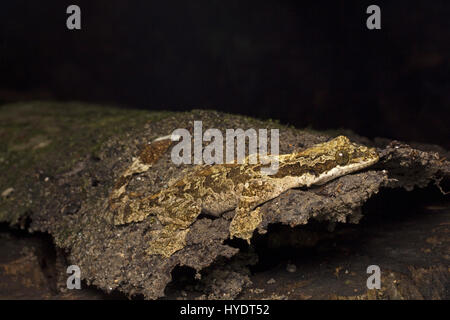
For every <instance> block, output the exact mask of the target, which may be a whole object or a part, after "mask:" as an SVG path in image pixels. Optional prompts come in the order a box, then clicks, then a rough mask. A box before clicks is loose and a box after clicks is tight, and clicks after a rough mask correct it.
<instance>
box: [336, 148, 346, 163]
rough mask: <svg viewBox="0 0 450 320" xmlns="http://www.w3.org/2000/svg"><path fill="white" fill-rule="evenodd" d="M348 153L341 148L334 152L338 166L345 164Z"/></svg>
mask: <svg viewBox="0 0 450 320" xmlns="http://www.w3.org/2000/svg"><path fill="white" fill-rule="evenodd" d="M348 160H349V158H348V153H347V152H346V151H343V150H339V151H337V152H336V162H337V164H338V165H340V166H345V165H346V164H347V163H348Z"/></svg>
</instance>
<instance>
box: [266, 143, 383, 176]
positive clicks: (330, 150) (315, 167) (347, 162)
mask: <svg viewBox="0 0 450 320" xmlns="http://www.w3.org/2000/svg"><path fill="white" fill-rule="evenodd" d="M377 161H378V154H377V152H376V150H375V148H368V147H366V146H363V145H360V144H356V143H353V142H351V141H350V140H349V139H348V138H347V137H345V136H338V137H336V138H334V139H332V140H330V141H327V142H324V143H320V144H317V145H315V146H313V147H311V148H308V149H306V150H304V151H301V152H299V153H296V154H293V155H292V156H290V157H289V158H288V159H287V161H285V162H283V161H281V162H280V168H279V170H278V173H277V174H276V175H275V176H274V177H275V178H279V177H285V176H297V177H303V179H304V180H305V181H306V182H305V184H306V185H311V184H323V183H325V182H327V181H330V180H332V179H335V178H337V177H340V176H343V175H346V174H348V173H352V172H355V171H358V170H361V169H364V168H367V167H369V166H371V165H373V164H374V163H376V162H377Z"/></svg>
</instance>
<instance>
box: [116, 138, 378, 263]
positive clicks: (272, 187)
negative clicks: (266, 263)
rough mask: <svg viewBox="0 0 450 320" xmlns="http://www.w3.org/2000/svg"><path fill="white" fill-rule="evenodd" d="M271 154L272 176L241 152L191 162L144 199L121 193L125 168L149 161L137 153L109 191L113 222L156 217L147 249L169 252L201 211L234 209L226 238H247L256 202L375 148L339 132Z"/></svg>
mask: <svg viewBox="0 0 450 320" xmlns="http://www.w3.org/2000/svg"><path fill="white" fill-rule="evenodd" d="M161 146H163V149H164V150H166V149H167V148H168V147H169V144H168V143H167V142H163V141H158V142H157V144H156V146H154V148H158V147H161ZM150 154H151V152H150ZM276 157H278V161H279V169H278V171H277V172H276V173H275V174H273V175H266V174H264V173H262V172H261V167H262V164H261V163H257V164H250V163H249V161H248V157H247V158H246V161H244V163H243V164H235V163H233V164H215V165H199V166H196V167H194V168H193V169H192V170H191V171H189V172H188V173H187V174H186V175H185V176H183V177H182V178H181V179H179V180H177V181H175V182H173V183H170V184H169V186H168V187H167V188H165V189H162V190H160V191H159V192H158V193H156V194H153V195H151V196H148V197H145V198H141V199H129V198H128V197H127V196H124V197H122V194H123V193H124V191H125V189H124V188H125V187H126V181H125V180H127V179H129V177H130V176H131V173H133V172H143V171H145V170H148V168H149V167H150V166H151V165H149V164H147V165H146V164H144V163H143V162H142V160H139V159H141V158H142V156H141V158H138V159H135V161H134V162H133V164H132V165H131V167H130V168H129V169H127V171H126V172H125V173H124V175H122V177H121V179H119V182H118V185H116V189H115V190H114V192H115V193H113V195H112V196H111V200H113V201H112V203H114V204H115V205H114V206H112V209H113V212H114V224H115V225H122V224H128V223H133V222H139V221H142V220H144V219H146V218H147V217H149V216H153V217H156V218H157V220H158V221H159V222H160V223H161V225H162V228H161V229H158V230H153V231H150V233H151V238H152V240H151V241H150V243H149V247H148V249H147V253H148V254H161V255H163V256H165V257H170V256H171V255H172V254H174V253H175V252H176V251H178V250H180V249H182V248H183V247H184V246H185V245H186V235H187V233H188V232H189V227H190V225H191V224H192V223H193V222H194V221H195V220H196V218H197V217H198V215H199V214H200V213H201V212H205V213H207V214H209V215H213V216H220V215H221V214H222V213H224V212H226V211H230V210H233V209H234V210H235V214H234V217H233V219H232V221H231V223H230V227H229V232H230V237H231V238H233V237H237V238H241V239H245V240H247V241H248V242H249V240H250V238H251V237H252V234H253V231H254V230H255V229H256V227H257V226H258V225H259V223H260V222H261V221H262V214H261V212H260V209H259V207H258V206H260V205H261V204H263V203H265V202H266V201H269V200H271V199H273V198H276V197H278V196H279V195H280V194H281V193H283V192H285V191H287V190H289V189H292V188H298V187H309V186H311V185H320V184H324V183H326V182H328V181H330V180H332V179H335V178H337V177H340V176H343V175H346V174H349V173H351V172H355V171H357V170H361V169H363V168H367V167H369V166H371V165H372V164H374V163H376V162H377V161H378V154H377V153H376V151H375V149H373V148H367V147H365V146H362V145H357V144H355V143H352V142H350V140H349V139H348V138H347V137H345V136H339V137H337V138H334V139H332V140H330V141H328V142H325V143H321V144H317V145H315V146H313V147H311V148H308V149H306V150H304V151H301V152H295V153H292V154H285V155H279V156H276ZM153 160H154V161H157V159H156V160H155V159H153ZM118 199H119V200H118Z"/></svg>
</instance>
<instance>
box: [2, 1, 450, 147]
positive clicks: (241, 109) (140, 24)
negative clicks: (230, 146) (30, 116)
mask: <svg viewBox="0 0 450 320" xmlns="http://www.w3.org/2000/svg"><path fill="white" fill-rule="evenodd" d="M70 4H77V5H79V6H80V7H81V12H82V30H80V31H69V30H68V29H67V28H66V18H67V17H68V15H67V14H66V8H67V6H68V5H70ZM370 4H377V5H379V6H380V7H381V12H382V30H374V31H371V30H368V29H367V28H366V19H367V17H368V15H367V14H366V8H367V6H368V5H370ZM449 56H450V1H448V0H442V1H439V0H433V1H425V0H423V1H418V0H415V1H411V0H410V1H406V0H398V1H389V2H387V1H370V2H369V1H361V0H360V1H351V0H346V1H320V0H319V1H304V2H302V1H295V0H290V1H288V0H281V1H263V0H258V1H254V0H248V1H245V0H205V1H187V0H177V1H176V0H175V1H163V0H160V1H148V0H147V1H144V0H142V1H137V0H133V1H117V0H108V1H106V0H105V1H99V0H97V1H80V0H72V1H63V0H55V1H24V0H15V1H9V2H6V1H2V3H1V4H0V102H1V103H5V102H13V101H23V100H31V99H41V100H42V99H45V100H50V99H52V100H60V101H66V100H79V101H87V102H96V103H97V102H98V103H109V104H114V105H119V106H121V107H125V108H145V109H153V110H156V109H165V110H190V109H192V108H205V109H216V110H221V111H226V112H232V113H240V114H246V115H251V116H256V117H260V118H272V119H279V120H281V122H282V123H288V124H293V125H295V126H297V127H304V126H310V127H312V128H315V129H333V128H342V127H344V128H349V129H353V130H354V131H356V132H357V133H359V134H362V135H365V136H369V137H375V136H383V137H390V138H396V139H401V140H407V141H412V140H414V141H420V142H428V143H437V144H441V145H443V146H445V147H447V148H449V147H450V145H449V140H450V139H449V137H450V132H449V126H448V120H449V108H450V61H449Z"/></svg>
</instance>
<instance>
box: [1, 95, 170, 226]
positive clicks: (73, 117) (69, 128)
mask: <svg viewBox="0 0 450 320" xmlns="http://www.w3.org/2000/svg"><path fill="white" fill-rule="evenodd" d="M168 115H170V113H168V112H148V111H143V110H129V109H128V110H125V109H119V108H115V107H105V106H99V105H92V104H85V103H77V102H72V103H58V102H24V103H15V104H8V105H2V106H0V172H1V173H2V174H1V175H0V193H1V192H3V190H5V189H7V188H10V187H13V188H14V189H15V192H14V194H13V195H12V196H11V197H10V198H9V199H0V221H11V220H17V217H18V216H20V214H21V213H18V212H11V211H10V210H9V208H10V206H9V204H10V202H14V201H15V202H17V201H24V200H23V199H24V198H23V194H24V193H25V192H26V190H24V189H25V188H26V187H27V182H28V183H29V181H31V179H29V178H30V175H32V174H35V173H36V171H37V170H39V171H42V172H45V174H46V175H49V176H52V175H57V174H59V173H62V172H65V171H67V170H69V169H70V168H71V167H72V166H73V165H74V164H75V163H76V162H77V161H79V160H80V159H81V158H83V157H86V156H88V155H93V156H95V155H96V153H97V152H98V151H99V150H100V148H101V147H102V145H103V143H104V142H105V141H106V140H107V139H108V138H110V137H111V136H120V135H122V134H125V133H126V132H129V131H130V130H133V129H135V128H139V127H141V126H143V125H144V124H145V123H146V122H148V121H157V120H160V119H162V118H164V117H166V116H168ZM49 160H51V161H49Z"/></svg>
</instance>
